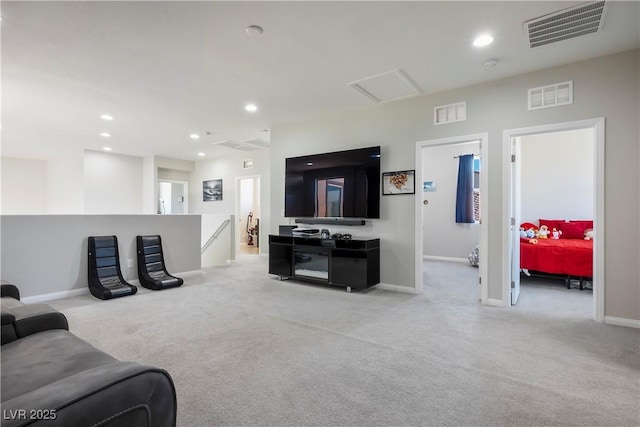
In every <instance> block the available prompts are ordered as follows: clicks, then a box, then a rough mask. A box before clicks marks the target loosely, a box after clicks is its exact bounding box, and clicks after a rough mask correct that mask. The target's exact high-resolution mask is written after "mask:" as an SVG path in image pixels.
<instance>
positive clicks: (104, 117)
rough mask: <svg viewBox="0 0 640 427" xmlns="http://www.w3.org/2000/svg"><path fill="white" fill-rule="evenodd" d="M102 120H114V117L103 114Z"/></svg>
mask: <svg viewBox="0 0 640 427" xmlns="http://www.w3.org/2000/svg"><path fill="white" fill-rule="evenodd" d="M100 118H101V119H102V120H113V116H111V115H109V114H103V115H101V116H100Z"/></svg>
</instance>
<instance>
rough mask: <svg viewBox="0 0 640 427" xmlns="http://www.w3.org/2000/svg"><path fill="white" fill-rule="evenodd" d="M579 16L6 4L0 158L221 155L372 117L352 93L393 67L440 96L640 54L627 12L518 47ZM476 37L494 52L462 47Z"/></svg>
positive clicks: (480, 8)
mask: <svg viewBox="0 0 640 427" xmlns="http://www.w3.org/2000/svg"><path fill="white" fill-rule="evenodd" d="M581 3H583V2H568V1H558V2H538V1H533V2H529V1H519V2H483V1H472V2H419V1H418V2H360V1H358V2H301V1H300V2H263V1H259V2H238V1H236V2H179V1H175V2H142V1H140V2H9V1H2V5H1V16H2V21H1V23H0V26H1V37H2V39H1V40H2V51H1V59H2V154H3V155H6V156H16V157H34V158H43V157H47V156H49V155H51V154H55V153H56V152H57V151H59V150H60V148H61V147H66V146H69V147H80V148H85V149H96V150H99V149H101V148H102V147H103V146H104V145H109V146H111V147H113V152H117V153H124V154H130V155H137V156H144V155H151V154H156V155H162V156H168V157H176V158H189V159H196V158H198V157H197V156H196V153H197V152H198V151H202V152H205V153H206V154H207V157H211V156H220V155H225V154H229V153H230V152H233V151H232V149H229V148H224V147H215V146H213V145H212V144H211V143H212V142H217V141H220V140H232V141H243V140H250V139H260V140H263V141H269V138H270V136H269V132H268V131H266V132H265V130H268V129H270V128H271V127H273V126H275V125H277V124H282V123H286V122H292V121H297V120H301V119H306V118H311V117H314V116H320V115H324V114H328V113H330V112H336V111H345V110H353V109H360V108H367V107H371V106H372V105H374V103H373V101H372V100H371V99H369V98H367V97H365V96H363V95H362V94H361V93H359V92H358V91H356V90H355V89H354V88H353V87H351V86H349V83H352V82H354V81H358V80H361V79H364V78H367V77H370V76H373V75H376V74H380V73H384V72H388V71H391V70H395V69H402V70H403V71H404V72H405V73H406V74H407V75H408V76H409V77H410V78H411V79H412V80H413V82H415V83H416V84H417V86H418V87H419V88H420V89H421V90H422V92H423V93H434V92H439V91H443V90H447V89H452V88H456V87H462V86H466V85H471V84H475V83H480V82H485V81H489V80H494V79H499V78H503V77H507V76H512V75H517V74H521V73H525V72H528V71H533V70H538V69H544V68H548V67H552V66H556V65H560V64H564V63H570V62H575V61H580V60H583V59H587V58H591V57H597V56H602V55H606V54H611V53H616V52H621V51H625V50H629V49H634V48H638V47H640V33H639V31H640V30H639V27H640V11H639V7H638V6H639V3H638V2H637V1H633V2H611V3H610V4H609V8H608V11H607V15H606V21H605V25H604V30H603V31H602V32H600V33H597V34H592V35H587V36H583V37H579V38H575V39H571V40H566V41H562V42H559V43H555V44H551V45H548V46H543V47H538V48H535V49H530V48H528V46H527V40H526V35H525V33H524V31H523V26H522V23H523V22H524V21H526V20H529V19H532V18H536V17H538V16H541V15H544V14H547V13H551V12H555V11H557V10H560V9H563V8H567V7H570V6H574V5H577V4H581ZM248 25H260V26H262V27H263V28H264V33H263V34H262V35H259V36H249V35H247V34H246V32H245V28H246V27H247V26H248ZM482 32H488V33H491V34H492V35H493V37H494V38H495V41H494V43H493V44H492V45H490V46H488V47H485V48H474V47H472V45H471V42H472V40H473V38H474V37H475V36H477V35H478V34H479V33H482ZM489 58H496V59H498V60H499V64H498V65H497V66H495V67H492V68H488V67H485V66H484V65H483V63H484V62H485V61H486V60H487V59H489ZM550 83H553V82H550ZM247 102H254V103H255V104H256V105H257V106H258V107H259V110H258V111H257V112H256V113H247V112H246V111H244V108H243V107H244V105H245V104H246V103H247ZM103 113H109V114H111V115H113V116H114V117H115V120H113V121H112V122H105V121H103V120H101V119H100V118H99V116H100V114H103ZM104 131H106V132H109V133H110V134H111V135H112V136H111V138H109V139H108V140H107V139H105V138H102V137H100V136H99V133H100V132H104ZM206 131H209V132H211V133H212V134H211V135H208V136H206V135H204V132H206ZM192 132H197V133H200V134H202V135H203V137H202V138H201V139H200V140H199V141H193V140H191V139H190V138H189V134H190V133H192Z"/></svg>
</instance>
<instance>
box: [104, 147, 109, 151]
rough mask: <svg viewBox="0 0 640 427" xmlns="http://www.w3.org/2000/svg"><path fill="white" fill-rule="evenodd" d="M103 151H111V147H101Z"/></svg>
mask: <svg viewBox="0 0 640 427" xmlns="http://www.w3.org/2000/svg"><path fill="white" fill-rule="evenodd" d="M102 149H103V150H104V151H111V147H102Z"/></svg>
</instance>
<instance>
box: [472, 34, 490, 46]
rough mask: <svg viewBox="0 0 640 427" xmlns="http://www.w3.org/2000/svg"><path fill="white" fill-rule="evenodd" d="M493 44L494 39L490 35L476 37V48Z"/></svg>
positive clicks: (474, 43)
mask: <svg viewBox="0 0 640 427" xmlns="http://www.w3.org/2000/svg"><path fill="white" fill-rule="evenodd" d="M491 42H493V37H491V36H490V35H489V34H482V35H481V36H478V37H476V39H475V40H474V41H473V45H474V46H475V47H482V46H487V45H489V44H491Z"/></svg>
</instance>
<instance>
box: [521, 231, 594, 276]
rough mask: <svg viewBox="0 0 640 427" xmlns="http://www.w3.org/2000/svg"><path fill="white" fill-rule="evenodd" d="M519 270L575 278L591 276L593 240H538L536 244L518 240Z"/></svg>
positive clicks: (526, 240)
mask: <svg viewBox="0 0 640 427" xmlns="http://www.w3.org/2000/svg"><path fill="white" fill-rule="evenodd" d="M520 268H526V269H528V270H534V271H541V272H545V273H553V274H567V275H570V276H576V277H591V276H592V275H593V240H582V239H557V240H556V239H538V244H537V245H534V244H531V243H529V241H528V239H521V240H520Z"/></svg>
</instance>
